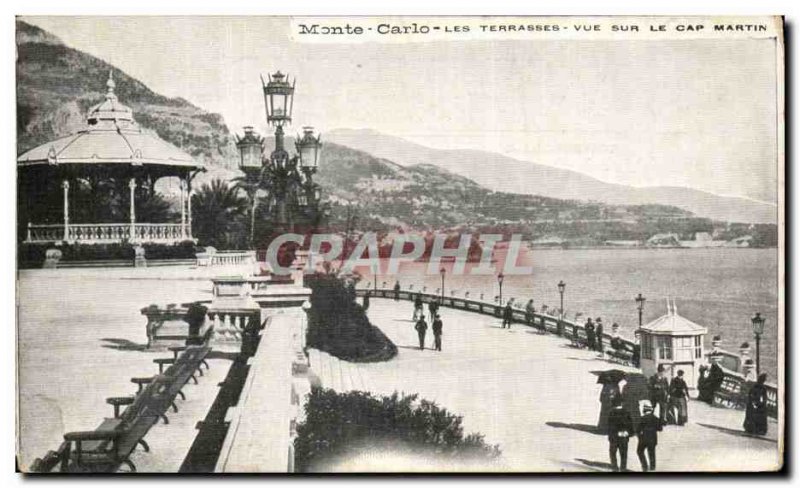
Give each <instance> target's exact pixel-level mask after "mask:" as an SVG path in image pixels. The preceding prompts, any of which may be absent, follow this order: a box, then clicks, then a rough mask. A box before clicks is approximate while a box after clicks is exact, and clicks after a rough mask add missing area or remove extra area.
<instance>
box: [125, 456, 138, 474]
mask: <svg viewBox="0 0 800 488" xmlns="http://www.w3.org/2000/svg"><path fill="white" fill-rule="evenodd" d="M122 464H124V465H126V466H128V467H129V468H130V469H131V473H135V472H136V465H135V464H133V461H131V460H130V459H125V460H123V461H122Z"/></svg>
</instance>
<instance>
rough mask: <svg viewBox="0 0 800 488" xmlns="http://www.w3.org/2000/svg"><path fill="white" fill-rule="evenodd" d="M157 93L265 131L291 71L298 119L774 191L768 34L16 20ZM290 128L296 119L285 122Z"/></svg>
mask: <svg viewBox="0 0 800 488" xmlns="http://www.w3.org/2000/svg"><path fill="white" fill-rule="evenodd" d="M23 19H24V20H26V21H28V22H30V23H32V24H35V25H38V26H40V27H42V28H44V29H46V30H48V31H50V32H51V33H53V34H55V35H56V36H58V37H60V38H61V39H62V40H63V41H64V42H65V43H66V44H67V45H69V46H71V47H74V48H77V49H80V50H82V51H85V52H87V53H90V54H92V55H95V56H97V57H99V58H101V59H104V60H105V61H107V62H109V63H111V64H113V65H115V66H117V67H119V68H120V69H122V70H124V71H125V72H127V73H128V74H130V75H132V76H134V77H136V78H138V79H139V80H141V81H142V82H144V83H145V84H147V85H148V86H149V87H150V88H151V89H153V90H154V91H156V92H158V93H161V94H164V95H168V96H180V97H183V98H185V99H187V100H189V101H190V102H192V103H194V104H196V105H198V106H200V107H202V108H204V109H207V110H209V111H212V112H218V113H221V114H222V115H223V116H224V118H225V120H226V122H227V124H228V126H229V128H230V129H231V130H234V131H237V132H240V131H241V127H242V126H244V125H255V126H256V127H257V128H258V129H259V130H260V131H261V132H262V133H265V132H267V130H266V122H265V115H264V104H263V97H262V95H261V86H260V83H261V82H260V80H259V75H260V74H263V75H265V76H266V74H267V73H268V72H272V71H275V70H277V69H280V70H281V71H283V72H284V73H286V72H288V73H290V74H291V75H292V76H293V77H294V76H296V77H297V89H296V95H295V103H294V114H293V115H294V126H293V129H294V131H296V132H299V130H300V127H301V126H304V125H313V126H314V127H316V128H317V129H318V130H320V131H321V132H322V133H323V140H324V133H325V131H331V130H334V129H337V128H351V129H363V128H369V129H374V130H377V131H380V132H384V133H387V134H391V135H395V136H399V137H403V138H406V139H409V140H412V141H414V142H417V143H420V144H424V145H427V146H430V147H435V148H441V149H456V148H470V149H481V150H488V151H493V152H498V153H502V154H506V155H508V156H512V157H515V158H517V159H521V160H526V161H532V162H536V163H539V164H546V165H550V166H555V167H560V168H565V169H570V170H574V171H579V172H582V173H585V174H588V175H590V176H593V177H595V178H598V179H600V180H603V181H608V182H612V183H620V184H626V185H632V186H686V187H692V188H697V189H700V190H705V191H709V192H712V193H716V194H719V195H731V196H740V197H747V198H752V199H755V200H761V201H767V202H776V201H777V191H776V180H777V173H778V169H777V142H776V131H777V125H776V124H777V123H776V120H777V104H776V85H777V82H776V68H775V63H776V60H775V59H776V58H775V44H774V42H773V41H771V40H702V41H701V40H671V41H662V40H659V41H654V40H639V41H610V40H603V41H601V40H591V41H588V40H535V41H521V40H516V41H512V40H508V41H496V40H495V41H489V40H482V41H459V42H445V41H435V42H424V43H397V44H388V43H365V44H304V43H295V42H292V41H290V40H289V37H288V26H289V21H288V19H286V18H268V17H227V18H215V17H24V18H23ZM290 133H291V131H290Z"/></svg>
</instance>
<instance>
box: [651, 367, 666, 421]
mask: <svg viewBox="0 0 800 488" xmlns="http://www.w3.org/2000/svg"><path fill="white" fill-rule="evenodd" d="M649 387H650V402H651V403H652V404H653V408H656V407H658V418H659V419H660V420H661V424H662V425H663V424H666V423H667V400H668V398H669V382H668V381H667V377H666V372H665V371H664V365H663V364H659V365H658V368H657V372H656V374H654V375H653V376H651V377H650V384H649Z"/></svg>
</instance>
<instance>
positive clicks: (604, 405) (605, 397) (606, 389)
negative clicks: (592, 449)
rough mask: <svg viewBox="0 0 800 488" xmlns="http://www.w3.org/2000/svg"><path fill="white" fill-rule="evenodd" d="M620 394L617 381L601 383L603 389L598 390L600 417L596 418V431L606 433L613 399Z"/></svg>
mask: <svg viewBox="0 0 800 488" xmlns="http://www.w3.org/2000/svg"><path fill="white" fill-rule="evenodd" d="M621 396H622V393H621V392H620V389H619V383H614V382H609V383H604V384H603V389H602V390H600V417H599V418H598V420H597V432H599V433H601V434H608V416H609V415H610V414H611V410H612V409H613V408H614V406H613V405H614V399H615V398H617V397H621Z"/></svg>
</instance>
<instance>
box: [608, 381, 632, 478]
mask: <svg viewBox="0 0 800 488" xmlns="http://www.w3.org/2000/svg"><path fill="white" fill-rule="evenodd" d="M612 405H613V408H612V409H611V412H609V414H608V456H609V458H610V459H611V467H612V469H613V470H614V471H627V469H628V439H629V438H630V436H631V435H632V434H633V424H632V423H631V417H630V415H629V414H628V412H627V411H626V410H625V409H624V408H622V397H621V396H617V397H615V398H614V400H612ZM617 453H619V461H617Z"/></svg>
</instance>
